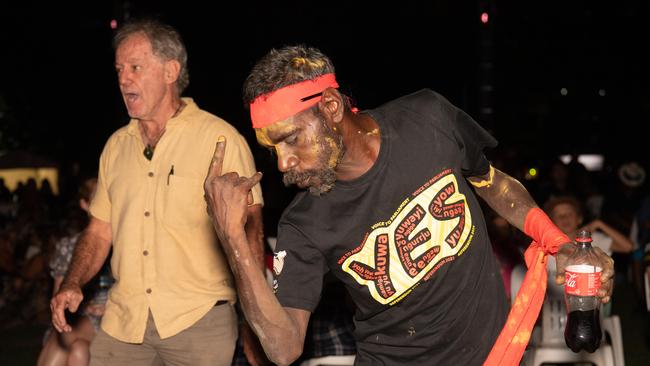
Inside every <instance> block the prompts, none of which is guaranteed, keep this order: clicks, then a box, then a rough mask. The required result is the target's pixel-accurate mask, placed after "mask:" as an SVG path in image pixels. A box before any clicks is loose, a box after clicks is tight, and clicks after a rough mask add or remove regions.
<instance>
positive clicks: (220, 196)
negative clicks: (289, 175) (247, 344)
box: [205, 138, 311, 365]
mask: <svg viewBox="0 0 650 366" xmlns="http://www.w3.org/2000/svg"><path fill="white" fill-rule="evenodd" d="M225 148H226V141H225V139H224V138H220V139H219V142H218V143H217V147H216V149H215V153H214V157H213V159H212V163H211V165H210V170H209V172H208V176H207V178H206V180H205V198H206V201H207V204H208V212H209V213H210V215H211V217H212V223H213V225H214V228H215V231H216V233H217V236H218V237H219V241H220V242H221V244H222V246H223V249H224V252H225V254H226V257H227V258H228V263H229V264H230V267H231V269H232V272H233V274H234V276H235V282H236V284H237V292H238V295H239V300H240V303H241V307H242V310H243V311H244V314H245V315H246V319H247V320H248V323H249V324H250V326H251V328H252V329H253V331H254V332H255V334H257V336H258V338H259V340H260V342H261V344H262V347H263V348H264V352H265V353H266V355H267V357H268V358H269V359H270V360H271V361H272V362H274V363H276V364H278V365H288V364H290V363H291V362H293V361H294V360H295V359H297V358H298V357H299V356H300V354H301V353H302V348H303V343H304V339H305V333H306V331H307V324H308V322H309V317H310V315H311V314H310V313H309V312H308V311H306V310H299V309H290V308H283V307H282V305H280V303H279V302H278V300H277V298H276V297H275V294H274V293H273V291H272V290H271V288H270V287H269V285H268V283H267V282H266V278H265V276H264V273H263V272H262V271H260V267H259V264H258V261H257V260H256V258H255V256H256V255H255V253H254V250H253V249H252V247H251V245H250V243H249V240H248V235H247V232H246V230H245V226H246V224H247V220H248V211H249V206H248V205H249V204H252V199H251V198H250V197H249V196H250V190H251V188H252V187H253V186H255V185H256V184H258V183H259V181H260V180H261V179H262V175H261V173H256V174H255V175H253V176H252V177H240V176H239V175H238V174H237V173H233V172H230V173H225V174H222V171H221V169H222V166H223V157H224V152H225Z"/></svg>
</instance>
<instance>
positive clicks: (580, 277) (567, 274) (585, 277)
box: [564, 264, 602, 296]
mask: <svg viewBox="0 0 650 366" xmlns="http://www.w3.org/2000/svg"><path fill="white" fill-rule="evenodd" d="M601 271H602V268H600V267H595V266H590V265H586V264H579V265H573V266H568V267H566V269H565V270H564V280H565V281H564V292H566V293H567V294H568V295H576V296H596V292H598V289H599V288H600V272H601Z"/></svg>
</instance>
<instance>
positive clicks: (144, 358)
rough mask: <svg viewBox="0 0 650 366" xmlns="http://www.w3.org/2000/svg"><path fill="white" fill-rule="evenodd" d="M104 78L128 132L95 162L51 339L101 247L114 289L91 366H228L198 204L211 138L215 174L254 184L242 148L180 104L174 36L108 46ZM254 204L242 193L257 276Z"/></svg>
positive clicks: (212, 251)
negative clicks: (110, 64)
mask: <svg viewBox="0 0 650 366" xmlns="http://www.w3.org/2000/svg"><path fill="white" fill-rule="evenodd" d="M114 46H115V50H116V52H115V68H116V71H117V76H118V82H119V87H120V91H121V93H122V96H123V99H124V103H125V104H126V108H127V110H128V113H129V116H130V117H131V121H130V122H129V124H128V125H126V126H124V127H122V128H120V129H119V130H117V131H116V132H115V133H114V134H113V135H112V136H111V137H110V138H109V140H108V142H107V143H106V146H105V147H104V150H103V152H102V155H101V158H100V163H99V180H98V188H97V193H96V196H95V198H94V199H93V201H92V204H91V207H90V212H91V214H92V219H91V222H90V224H89V225H88V227H87V229H86V230H85V232H84V233H83V235H82V237H81V238H80V240H79V243H78V245H77V249H76V252H75V254H74V258H73V260H72V263H71V266H70V270H69V272H68V274H67V276H66V277H65V279H64V281H63V284H62V285H61V290H60V291H59V292H58V293H57V294H56V295H55V296H54V298H53V299H52V302H51V308H52V321H53V324H54V327H55V328H56V329H57V330H58V331H59V332H68V331H70V326H69V324H67V323H66V320H65V315H64V311H65V310H66V309H68V310H70V311H72V312H74V311H76V310H77V307H78V305H79V303H80V302H81V299H82V293H81V287H82V286H83V285H84V284H85V283H86V282H88V280H89V279H91V278H92V277H93V276H94V275H95V274H96V273H97V271H98V270H99V268H100V266H101V264H102V263H103V261H104V259H105V258H106V257H107V255H108V253H109V249H110V248H111V243H112V249H113V254H112V261H111V266H112V271H113V275H114V277H115V281H116V282H115V285H114V286H113V288H112V289H111V291H110V295H109V298H108V302H107V304H106V312H105V314H104V318H103V320H102V325H101V331H100V332H99V333H98V335H97V337H96V338H95V340H94V341H93V344H92V346H91V365H127V364H128V365H150V364H151V363H152V361H153V360H154V359H156V358H157V359H160V360H162V361H163V362H164V363H171V364H183V365H211V366H214V365H230V362H231V359H232V355H233V352H234V347H235V342H236V339H237V316H236V313H235V310H234V307H233V304H234V303H235V300H236V294H235V289H234V285H233V281H232V274H231V273H230V270H229V267H228V263H227V260H226V257H225V256H224V254H223V252H222V249H221V246H220V244H219V241H218V239H217V237H216V235H215V232H214V229H213V227H212V223H211V221H210V219H209V217H208V214H207V211H206V204H205V201H204V198H203V194H204V192H203V182H204V180H205V176H206V173H207V171H208V168H209V166H210V163H211V159H212V156H213V151H214V148H215V143H216V142H217V139H218V138H219V137H220V136H224V137H225V138H226V139H227V141H228V150H227V151H226V152H225V158H224V163H223V166H224V171H232V172H236V173H237V174H240V175H242V176H250V175H252V174H254V173H255V164H254V161H253V158H252V154H251V152H250V149H249V147H248V145H247V143H246V141H245V140H244V138H243V137H242V136H241V135H240V134H239V133H238V132H237V131H236V130H235V128H233V127H232V126H231V125H229V124H228V123H227V122H226V121H224V120H222V119H220V118H218V117H216V116H214V115H212V114H209V113H207V112H205V111H203V110H201V109H199V107H198V106H197V105H196V104H195V103H194V101H193V100H192V99H190V98H181V93H182V92H183V90H184V88H185V87H186V86H187V84H188V82H189V78H188V72H187V65H186V63H187V53H186V51H185V47H184V45H183V43H182V40H181V38H180V36H179V34H178V33H177V32H176V31H175V30H174V29H173V28H171V27H169V26H167V25H164V24H160V23H158V22H155V21H139V22H134V23H130V24H127V25H125V26H124V27H122V28H121V29H119V30H118V31H117V33H116V35H115V37H114ZM262 204H263V201H262V194H261V190H260V187H259V185H257V186H255V187H254V189H253V190H252V194H251V199H250V201H249V206H248V208H247V214H246V216H247V224H246V232H247V237H248V238H249V242H250V243H251V250H253V251H255V252H256V253H257V257H256V258H255V259H256V260H257V259H259V267H260V268H262V266H263V264H262V263H263V262H262V255H263V249H262V238H263V228H262V214H261V210H262V209H261V207H262Z"/></svg>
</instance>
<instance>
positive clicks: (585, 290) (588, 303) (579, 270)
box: [564, 230, 602, 352]
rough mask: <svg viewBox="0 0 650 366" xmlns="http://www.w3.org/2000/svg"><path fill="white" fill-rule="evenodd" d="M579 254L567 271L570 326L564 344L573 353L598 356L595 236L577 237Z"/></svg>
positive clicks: (566, 294) (599, 332) (598, 286)
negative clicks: (584, 352)
mask: <svg viewBox="0 0 650 366" xmlns="http://www.w3.org/2000/svg"><path fill="white" fill-rule="evenodd" d="M575 240H576V246H577V248H576V251H575V252H574V253H573V254H572V255H571V256H570V257H569V258H568V260H567V265H566V268H565V285H564V298H565V301H566V307H567V322H566V328H565V329H564V340H565V342H566V344H567V346H568V347H569V348H570V349H571V350H572V351H573V352H580V350H585V351H587V352H594V351H595V350H596V349H597V348H598V347H599V346H600V340H601V338H602V330H601V328H600V299H599V298H598V297H597V296H596V293H597V291H598V289H599V288H600V273H601V271H602V267H601V266H600V261H599V260H598V257H597V256H596V253H594V250H593V248H592V247H591V241H592V239H591V233H590V232H589V231H586V230H583V231H581V232H580V233H578V236H577V237H576V239H575Z"/></svg>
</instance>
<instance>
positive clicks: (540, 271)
mask: <svg viewBox="0 0 650 366" xmlns="http://www.w3.org/2000/svg"><path fill="white" fill-rule="evenodd" d="M524 232H525V233H526V234H527V235H528V236H530V237H531V238H533V239H534V240H533V242H531V243H530V246H528V249H526V252H525V253H524V258H525V260H526V265H527V266H528V271H527V272H526V276H525V277H524V282H523V283H522V285H521V288H520V289H519V292H518V293H517V297H516V298H515V302H514V304H513V305H512V308H511V309H510V314H508V319H507V320H506V324H505V325H504V326H503V329H502V330H501V333H500V334H499V337H498V338H497V341H496V342H495V343H494V346H493V347H492V350H491V351H490V354H489V355H488V358H487V359H486V360H485V363H484V364H483V365H485V366H517V365H519V362H520V361H521V357H522V356H523V354H524V351H525V350H526V346H527V345H528V341H529V340H530V334H531V332H532V330H533V327H534V326H535V322H536V321H537V317H538V315H539V311H540V310H541V308H542V304H543V303H544V295H545V294H546V281H547V278H548V274H547V273H546V256H547V255H549V254H550V255H556V254H557V252H558V250H559V249H560V246H561V245H562V244H566V243H570V242H571V240H569V238H568V237H567V236H566V235H564V233H562V231H560V230H559V229H558V228H557V227H556V226H555V225H554V224H553V222H552V221H551V219H549V217H548V216H547V215H546V214H545V213H544V211H542V210H541V209H539V208H533V209H531V210H530V211H529V212H528V214H527V215H526V221H525V222H524Z"/></svg>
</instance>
